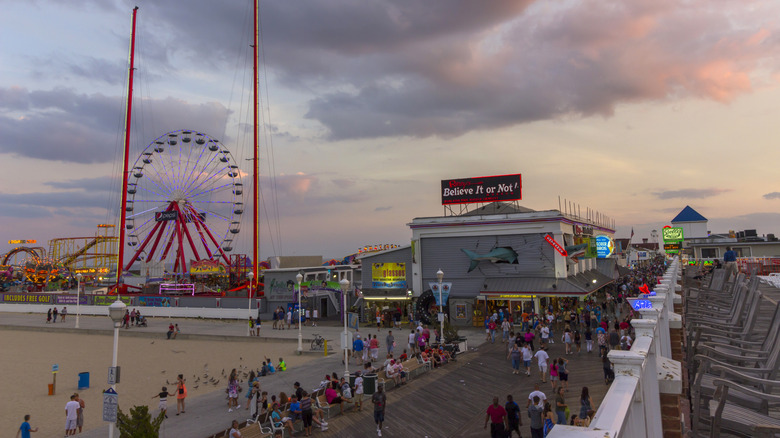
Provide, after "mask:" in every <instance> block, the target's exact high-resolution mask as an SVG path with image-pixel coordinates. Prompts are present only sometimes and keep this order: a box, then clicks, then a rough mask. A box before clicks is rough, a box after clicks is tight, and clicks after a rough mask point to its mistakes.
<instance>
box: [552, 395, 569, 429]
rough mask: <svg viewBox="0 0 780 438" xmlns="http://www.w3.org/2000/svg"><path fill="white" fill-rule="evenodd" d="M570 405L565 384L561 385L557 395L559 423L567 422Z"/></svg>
mask: <svg viewBox="0 0 780 438" xmlns="http://www.w3.org/2000/svg"><path fill="white" fill-rule="evenodd" d="M568 407H569V405H567V404H566V396H565V395H564V389H563V386H559V387H558V393H557V394H556V395H555V414H556V415H557V416H558V420H557V421H556V423H557V424H566V408H568Z"/></svg>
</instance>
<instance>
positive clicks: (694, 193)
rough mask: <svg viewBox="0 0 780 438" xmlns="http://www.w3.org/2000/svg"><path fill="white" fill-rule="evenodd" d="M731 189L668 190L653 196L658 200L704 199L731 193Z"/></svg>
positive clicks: (655, 193)
mask: <svg viewBox="0 0 780 438" xmlns="http://www.w3.org/2000/svg"><path fill="white" fill-rule="evenodd" d="M730 191H731V190H729V189H715V188H711V189H681V190H666V191H662V192H654V193H653V195H655V197H657V198H658V199H675V198H681V199H704V198H711V197H713V196H717V195H720V194H721V193H726V192H730Z"/></svg>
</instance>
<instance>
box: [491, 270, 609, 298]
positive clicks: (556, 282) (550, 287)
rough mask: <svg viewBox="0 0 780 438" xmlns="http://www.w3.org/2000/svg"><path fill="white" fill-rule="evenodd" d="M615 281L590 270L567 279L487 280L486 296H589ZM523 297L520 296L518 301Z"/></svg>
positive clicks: (514, 278)
mask: <svg viewBox="0 0 780 438" xmlns="http://www.w3.org/2000/svg"><path fill="white" fill-rule="evenodd" d="M594 280H595V281H594ZM613 281H614V280H613V279H612V278H609V277H607V276H606V275H604V274H602V273H600V272H598V271H596V270H590V271H586V272H583V273H580V274H577V275H574V276H570V277H567V278H550V277H501V278H487V279H485V290H484V291H483V292H482V293H483V295H485V296H491V295H499V296H500V295H512V294H518V295H540V296H570V295H588V294H591V293H593V292H595V291H597V290H599V289H601V288H602V287H604V286H606V285H608V284H610V283H612V282H613ZM521 298H522V297H520V296H518V299H521Z"/></svg>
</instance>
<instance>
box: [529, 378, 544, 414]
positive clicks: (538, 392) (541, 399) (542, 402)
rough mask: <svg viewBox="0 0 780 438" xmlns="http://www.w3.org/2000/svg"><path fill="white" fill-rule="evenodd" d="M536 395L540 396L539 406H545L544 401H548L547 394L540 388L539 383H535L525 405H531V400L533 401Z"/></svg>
mask: <svg viewBox="0 0 780 438" xmlns="http://www.w3.org/2000/svg"><path fill="white" fill-rule="evenodd" d="M534 397H539V403H538V404H537V406H539V407H540V408H544V402H546V401H547V396H546V395H544V393H543V392H542V391H541V390H540V389H539V384H538V383H535V384H534V390H533V391H532V392H531V394H529V395H528V403H526V404H525V407H526V408H527V407H528V406H531V402H532V401H533V399H534Z"/></svg>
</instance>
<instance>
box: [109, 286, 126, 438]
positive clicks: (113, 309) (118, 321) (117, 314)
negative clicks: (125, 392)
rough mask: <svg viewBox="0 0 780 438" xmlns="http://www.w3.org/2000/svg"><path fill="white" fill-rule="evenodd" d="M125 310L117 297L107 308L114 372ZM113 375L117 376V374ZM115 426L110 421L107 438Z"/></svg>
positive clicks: (113, 387)
mask: <svg viewBox="0 0 780 438" xmlns="http://www.w3.org/2000/svg"><path fill="white" fill-rule="evenodd" d="M126 309H127V306H126V305H125V303H123V302H121V301H120V300H119V296H117V297H116V301H114V302H113V303H111V305H110V306H108V316H109V317H110V318H111V321H114V353H113V357H112V359H111V367H112V368H114V370H116V358H117V354H118V352H119V327H121V326H122V319H124V317H125V311H126ZM115 375H118V373H117V374H115ZM111 389H113V390H114V391H116V384H113V385H111ZM115 425H116V421H112V422H111V424H110V425H109V426H108V438H114V427H115Z"/></svg>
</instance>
